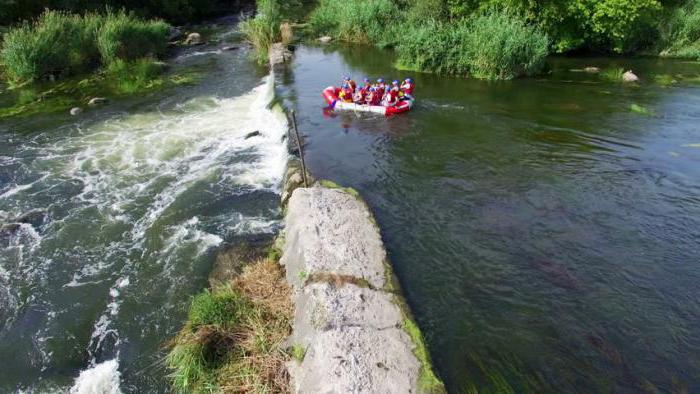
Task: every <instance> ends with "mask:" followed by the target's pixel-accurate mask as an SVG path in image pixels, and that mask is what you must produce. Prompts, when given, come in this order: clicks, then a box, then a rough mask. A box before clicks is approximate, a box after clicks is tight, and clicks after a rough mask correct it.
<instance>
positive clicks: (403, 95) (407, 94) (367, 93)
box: [338, 77, 414, 107]
mask: <svg viewBox="0 0 700 394" xmlns="http://www.w3.org/2000/svg"><path fill="white" fill-rule="evenodd" d="M363 82H364V85H363V86H361V87H360V88H358V87H357V84H356V83H355V81H353V80H352V79H351V78H350V77H343V85H342V87H341V89H340V93H339V94H338V98H339V99H340V100H342V101H344V102H346V103H356V104H367V105H383V106H385V107H393V106H395V105H396V104H398V102H399V101H402V100H413V89H414V85H413V80H412V79H411V78H406V79H405V80H404V81H403V83H399V81H393V82H392V83H391V85H389V84H388V83H384V80H383V79H382V78H379V79H377V82H376V83H372V82H371V81H370V80H369V79H368V78H365V79H364V81H363Z"/></svg>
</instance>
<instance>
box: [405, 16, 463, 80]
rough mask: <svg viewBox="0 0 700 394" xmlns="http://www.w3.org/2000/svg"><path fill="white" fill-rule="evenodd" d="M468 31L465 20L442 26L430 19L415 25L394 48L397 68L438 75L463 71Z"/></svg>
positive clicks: (461, 72)
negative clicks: (396, 56)
mask: <svg viewBox="0 0 700 394" xmlns="http://www.w3.org/2000/svg"><path fill="white" fill-rule="evenodd" d="M468 32H469V24H468V23H466V22H459V23H456V24H454V25H450V26H445V25H444V24H442V23H438V22H432V21H431V22H428V23H425V24H423V25H421V26H415V27H413V28H412V29H411V30H410V33H409V34H406V35H405V36H404V37H403V39H402V40H401V42H400V43H399V44H398V45H397V47H396V51H397V53H398V59H397V67H398V68H400V69H404V70H413V71H429V72H435V73H439V74H467V73H468V72H469V59H468V58H467V53H468V50H467V48H466V43H467V40H466V37H467V34H468Z"/></svg>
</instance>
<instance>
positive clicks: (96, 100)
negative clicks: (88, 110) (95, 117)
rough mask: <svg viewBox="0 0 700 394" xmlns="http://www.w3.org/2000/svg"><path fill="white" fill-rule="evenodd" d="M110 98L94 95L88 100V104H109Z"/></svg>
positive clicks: (93, 105)
mask: <svg viewBox="0 0 700 394" xmlns="http://www.w3.org/2000/svg"><path fill="white" fill-rule="evenodd" d="M108 101H109V100H107V99H106V98H104V97H93V98H91V99H90V101H88V105H89V106H91V107H97V106H98V105H103V104H107V102H108Z"/></svg>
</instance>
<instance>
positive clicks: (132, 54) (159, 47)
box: [97, 11, 170, 64]
mask: <svg viewBox="0 0 700 394" xmlns="http://www.w3.org/2000/svg"><path fill="white" fill-rule="evenodd" d="M169 31H170V26H168V24H167V23H165V22H162V21H158V20H155V21H145V20H142V19H139V18H137V17H136V16H134V15H132V14H127V13H126V12H124V11H120V12H117V13H108V14H107V15H106V17H105V18H104V24H103V25H102V27H101V28H100V29H99V31H98V34H97V47H98V48H99V50H100V55H101V57H102V62H103V64H109V63H112V62H114V61H115V60H118V59H119V60H126V61H129V60H135V59H139V58H143V57H147V56H150V57H159V56H162V55H163V54H164V53H165V48H166V45H167V40H168V33H169Z"/></svg>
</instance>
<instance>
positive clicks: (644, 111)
mask: <svg viewBox="0 0 700 394" xmlns="http://www.w3.org/2000/svg"><path fill="white" fill-rule="evenodd" d="M630 111H632V112H634V113H637V114H640V115H653V114H654V113H653V112H652V111H651V110H650V109H648V108H647V107H643V106H641V105H639V104H631V105H630Z"/></svg>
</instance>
